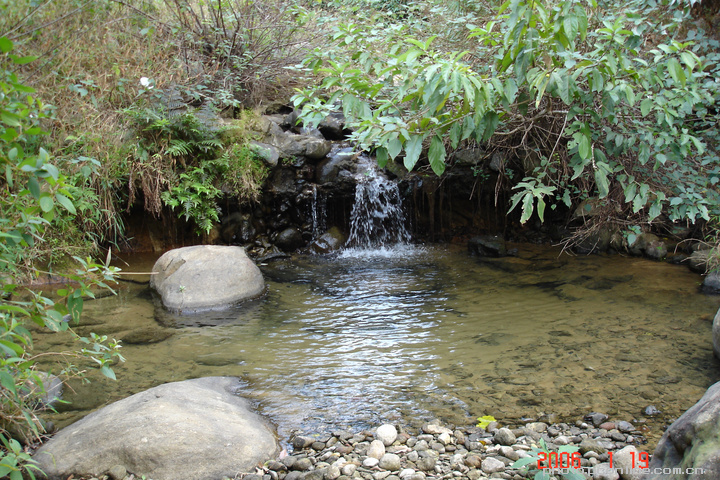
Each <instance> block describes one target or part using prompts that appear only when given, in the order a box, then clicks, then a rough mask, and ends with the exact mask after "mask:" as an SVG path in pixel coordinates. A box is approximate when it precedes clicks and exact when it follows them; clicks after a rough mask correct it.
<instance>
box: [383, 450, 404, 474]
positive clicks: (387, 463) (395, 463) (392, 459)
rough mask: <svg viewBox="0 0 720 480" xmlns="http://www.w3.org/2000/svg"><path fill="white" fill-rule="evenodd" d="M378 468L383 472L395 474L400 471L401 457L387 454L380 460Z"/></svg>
mask: <svg viewBox="0 0 720 480" xmlns="http://www.w3.org/2000/svg"><path fill="white" fill-rule="evenodd" d="M378 466H379V467H380V468H382V469H383V470H390V471H391V472H395V471H398V470H400V468H401V466H402V465H401V463H400V457H399V456H397V455H395V454H394V453H386V454H385V455H383V457H382V458H381V459H380V463H379V465H378Z"/></svg>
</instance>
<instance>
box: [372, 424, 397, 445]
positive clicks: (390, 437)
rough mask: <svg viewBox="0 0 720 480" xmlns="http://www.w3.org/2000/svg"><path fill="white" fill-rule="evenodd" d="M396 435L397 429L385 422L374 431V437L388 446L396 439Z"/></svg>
mask: <svg viewBox="0 0 720 480" xmlns="http://www.w3.org/2000/svg"><path fill="white" fill-rule="evenodd" d="M397 436H398V432H397V429H395V427H394V426H393V425H390V424H387V423H386V424H385V425H381V426H380V427H378V429H377V431H376V432H375V437H376V438H377V439H378V440H380V441H381V442H382V443H383V445H385V446H386V447H389V446H390V445H392V444H393V443H395V440H397Z"/></svg>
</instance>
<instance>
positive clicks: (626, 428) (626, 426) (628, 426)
mask: <svg viewBox="0 0 720 480" xmlns="http://www.w3.org/2000/svg"><path fill="white" fill-rule="evenodd" d="M617 429H618V430H620V431H621V432H623V433H629V432H632V431H633V430H635V427H634V426H633V424H632V423H630V422H626V421H625V420H621V421H619V422H617Z"/></svg>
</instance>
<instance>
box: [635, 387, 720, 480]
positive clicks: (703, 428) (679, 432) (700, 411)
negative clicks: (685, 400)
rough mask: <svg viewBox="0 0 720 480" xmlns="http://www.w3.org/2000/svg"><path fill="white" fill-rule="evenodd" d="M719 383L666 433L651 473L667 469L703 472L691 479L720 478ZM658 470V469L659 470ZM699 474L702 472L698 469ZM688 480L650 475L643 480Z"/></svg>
mask: <svg viewBox="0 0 720 480" xmlns="http://www.w3.org/2000/svg"><path fill="white" fill-rule="evenodd" d="M719 424H720V382H718V383H716V384H714V385H712V386H711V387H710V388H709V389H708V390H707V392H705V395H703V397H702V398H701V399H700V401H698V402H697V403H696V404H695V405H693V406H692V407H690V409H689V410H687V411H686V412H685V413H683V414H682V415H681V416H680V418H678V419H677V420H676V421H675V422H674V423H673V424H672V425H670V427H669V428H668V429H667V430H666V431H665V433H664V434H663V436H662V438H661V439H660V442H658V445H657V447H656V448H655V452H654V453H653V456H652V460H651V461H650V472H656V471H657V472H661V471H662V469H666V468H671V469H675V468H680V469H682V471H683V472H684V471H685V469H688V468H694V469H703V470H704V472H703V473H702V474H699V475H696V476H692V477H690V478H720V435H718V425H719ZM658 469H659V470H658ZM696 471H698V472H699V471H700V470H696ZM675 478H677V479H680V478H687V477H686V476H685V475H677V476H671V477H669V476H667V475H660V474H659V473H650V474H648V475H645V476H644V477H643V480H660V479H666V480H671V479H675Z"/></svg>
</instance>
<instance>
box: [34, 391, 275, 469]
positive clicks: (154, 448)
mask: <svg viewBox="0 0 720 480" xmlns="http://www.w3.org/2000/svg"><path fill="white" fill-rule="evenodd" d="M237 386H238V382H237V380H235V379H233V378H227V377H206V378H198V379H194V380H186V381H184V382H175V383H168V384H164V385H160V386H158V387H155V388H151V389H150V390H146V391H145V392H141V393H138V394H135V395H133V396H131V397H128V398H125V399H123V400H120V401H118V402H115V403H113V404H111V405H108V406H107V407H104V408H102V409H100V410H98V411H96V412H93V413H91V414H90V415H88V416H87V417H85V418H83V419H82V420H79V421H78V422H76V423H74V424H72V425H71V426H69V427H66V428H64V429H63V430H61V431H60V432H59V433H58V434H57V435H55V436H54V437H53V438H52V439H51V440H50V441H49V442H47V443H46V444H45V445H43V446H42V447H40V449H39V450H38V451H37V453H36V454H35V455H34V458H35V460H36V461H38V462H39V467H40V468H41V469H42V470H43V471H44V472H45V473H46V474H47V476H48V478H49V479H50V480H55V479H66V478H68V477H70V476H72V475H75V476H81V475H94V476H100V475H103V474H105V473H107V472H108V471H109V470H111V469H113V470H119V467H123V468H125V469H126V470H127V471H129V472H131V473H134V474H135V475H136V476H141V475H145V476H146V477H148V478H152V479H153V480H176V479H179V478H182V479H184V480H216V479H219V478H222V477H224V476H226V477H231V478H232V477H235V475H236V474H237V473H238V472H247V471H251V470H253V469H254V467H255V466H256V465H257V464H258V463H261V462H264V461H265V460H268V459H269V458H271V457H273V456H274V455H276V454H277V452H278V446H277V442H276V440H275V436H274V434H273V432H272V430H271V429H270V428H269V427H268V425H267V424H266V423H265V422H264V421H263V420H262V419H261V417H259V416H258V415H257V414H256V413H254V412H252V411H251V410H250V406H249V403H248V402H247V401H246V400H245V399H243V398H241V397H239V396H238V395H237V394H236V393H235V389H236V388H237Z"/></svg>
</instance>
